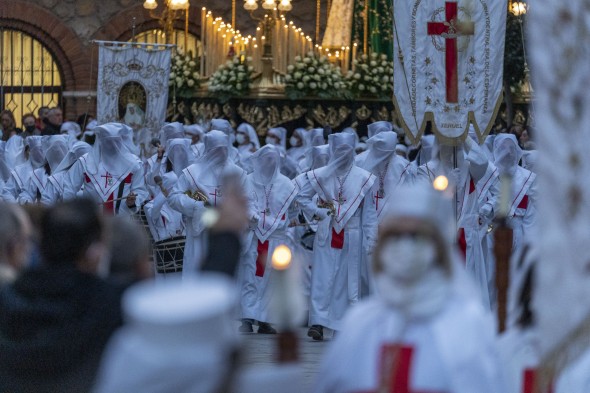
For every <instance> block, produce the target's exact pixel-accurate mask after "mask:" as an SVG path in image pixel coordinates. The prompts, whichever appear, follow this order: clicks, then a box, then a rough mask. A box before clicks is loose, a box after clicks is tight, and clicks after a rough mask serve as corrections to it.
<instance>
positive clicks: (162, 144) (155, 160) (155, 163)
mask: <svg viewBox="0 0 590 393" xmlns="http://www.w3.org/2000/svg"><path fill="white" fill-rule="evenodd" d="M175 138H184V126H183V125H182V124H181V123H178V122H175V123H168V124H165V125H164V126H163V127H162V129H161V130H160V132H159V135H158V140H159V142H158V146H157V151H156V153H155V154H154V155H152V156H151V157H150V158H148V159H147V160H146V162H145V174H146V176H148V175H149V174H153V173H154V171H156V170H159V172H160V173H159V175H160V176H161V175H163V174H164V173H166V167H165V165H166V154H167V153H166V143H167V142H168V140H170V139H175ZM146 183H147V188H148V191H149V192H150V195H151V196H152V197H153V196H155V195H156V194H157V193H158V188H157V187H154V186H153V185H150V182H149V178H147V177H146Z"/></svg>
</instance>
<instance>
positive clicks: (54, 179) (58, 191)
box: [41, 142, 92, 206]
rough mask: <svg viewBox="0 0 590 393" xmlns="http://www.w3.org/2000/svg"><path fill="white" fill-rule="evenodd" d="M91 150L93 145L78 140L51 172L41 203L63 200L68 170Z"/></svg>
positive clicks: (48, 204) (46, 204) (50, 204)
mask: <svg viewBox="0 0 590 393" xmlns="http://www.w3.org/2000/svg"><path fill="white" fill-rule="evenodd" d="M91 150H92V146H90V145H89V144H88V143H86V142H76V143H74V145H73V146H72V147H70V150H69V151H68V153H67V154H66V155H65V157H64V158H63V160H61V162H60V163H59V165H58V166H57V168H56V169H55V171H52V172H51V176H49V179H48V180H49V181H48V182H47V186H46V187H45V192H44V193H43V194H41V204H43V205H45V206H52V205H54V204H56V203H57V202H61V201H62V200H63V193H64V182H65V181H66V178H67V171H68V170H69V169H70V168H71V167H72V165H74V163H75V162H76V161H77V160H78V159H79V158H80V157H82V156H83V155H85V154H87V153H89V152H90V151H91Z"/></svg>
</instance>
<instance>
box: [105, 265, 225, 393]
mask: <svg viewBox="0 0 590 393" xmlns="http://www.w3.org/2000/svg"><path fill="white" fill-rule="evenodd" d="M235 302H236V296H235V291H234V286H233V283H232V281H231V280H230V279H229V278H225V277H223V276H221V275H217V274H213V273H209V274H203V275H201V276H199V277H198V278H191V279H186V278H185V279H184V280H183V281H180V278H179V279H178V281H175V280H168V281H163V282H161V283H158V284H156V283H154V282H146V283H143V284H140V285H137V286H135V287H133V288H132V289H130V290H129V291H128V292H126V294H125V296H124V298H123V309H124V312H125V316H126V319H127V321H128V323H127V324H126V325H125V327H124V328H122V329H121V330H119V331H118V332H117V334H116V335H115V336H114V337H113V340H112V341H111V342H110V343H109V347H108V350H107V352H106V353H105V358H104V361H103V364H102V367H101V372H100V374H99V378H98V383H97V386H96V389H95V391H96V392H105V393H106V392H151V393H157V392H162V393H167V392H175V393H199V392H203V393H209V392H226V391H229V388H228V387H229V384H230V383H231V380H232V374H233V361H232V358H233V354H234V352H235V350H236V348H237V336H236V335H235V333H234V330H235V329H234V327H233V323H232V319H231V315H232V311H233V308H234V306H235ZM224 386H225V388H224Z"/></svg>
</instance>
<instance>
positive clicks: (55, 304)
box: [0, 267, 122, 392]
mask: <svg viewBox="0 0 590 393" xmlns="http://www.w3.org/2000/svg"><path fill="white" fill-rule="evenodd" d="M121 324H122V314H121V290H120V289H119V287H115V286H113V285H111V284H109V283H107V282H105V281H103V280H101V279H99V278H98V277H96V276H93V275H89V274H85V273H82V272H79V271H77V270H75V269H74V268H72V267H51V268H48V267H40V268H38V269H35V270H30V271H27V272H25V273H23V274H22V276H21V277H20V278H18V279H17V281H16V282H14V283H13V284H12V285H10V286H7V287H4V288H2V290H1V291H0V392H86V391H89V390H91V387H92V384H93V383H94V379H95V375H96V372H97V369H98V366H99V364H100V358H101V355H102V352H103V349H104V347H105V345H106V343H107V341H108V340H109V338H110V336H111V334H112V333H113V332H114V331H115V330H116V329H117V328H118V327H119V326H121Z"/></svg>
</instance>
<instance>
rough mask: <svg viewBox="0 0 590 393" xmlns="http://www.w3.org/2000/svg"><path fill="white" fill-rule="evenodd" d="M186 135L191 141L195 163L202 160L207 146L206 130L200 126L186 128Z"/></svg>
mask: <svg viewBox="0 0 590 393" xmlns="http://www.w3.org/2000/svg"><path fill="white" fill-rule="evenodd" d="M184 135H185V137H186V138H188V139H190V141H191V151H192V153H193V161H194V160H197V159H199V158H201V156H202V155H203V153H204V152H205V144H204V143H203V137H204V136H205V129H204V128H203V127H201V126H200V125H199V124H192V125H189V126H184Z"/></svg>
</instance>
